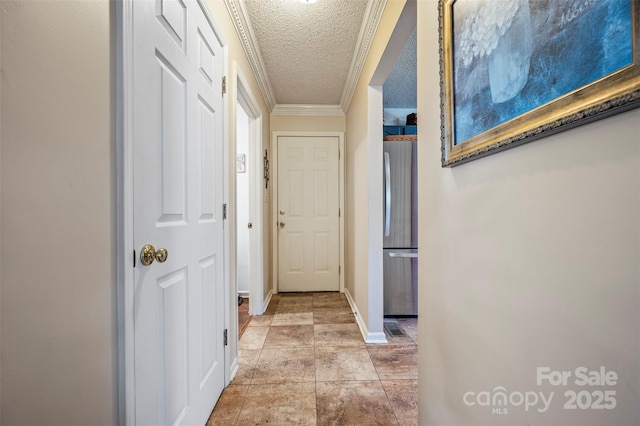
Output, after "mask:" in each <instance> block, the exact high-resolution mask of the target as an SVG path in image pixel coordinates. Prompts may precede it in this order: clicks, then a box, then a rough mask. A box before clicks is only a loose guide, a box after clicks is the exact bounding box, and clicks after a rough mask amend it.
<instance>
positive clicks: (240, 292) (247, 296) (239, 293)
mask: <svg viewBox="0 0 640 426" xmlns="http://www.w3.org/2000/svg"><path fill="white" fill-rule="evenodd" d="M238 296H240V297H242V298H244V299H248V298H249V290H247V291H244V290H243V291H238Z"/></svg>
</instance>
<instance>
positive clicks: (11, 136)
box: [0, 1, 117, 425]
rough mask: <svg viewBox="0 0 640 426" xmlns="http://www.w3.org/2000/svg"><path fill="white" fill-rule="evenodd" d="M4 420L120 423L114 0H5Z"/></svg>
mask: <svg viewBox="0 0 640 426" xmlns="http://www.w3.org/2000/svg"><path fill="white" fill-rule="evenodd" d="M1 19H2V134H1V141H2V163H1V165H0V169H1V181H2V190H1V197H2V201H1V203H2V204H1V207H2V222H1V224H0V226H1V231H2V238H1V240H2V243H1V244H2V265H3V268H2V276H1V280H2V318H1V323H2V340H1V342H2V366H1V370H2V404H1V410H2V418H1V422H2V423H3V424H6V425H9V424H11V425H16V424H30V425H36V424H66V425H74V424H75V425H87V424H94V425H99V424H102V425H113V424H116V422H117V410H116V386H117V382H116V356H117V354H116V345H115V341H116V304H115V301H116V295H115V292H116V283H115V249H116V246H115V184H114V182H115V162H114V158H115V154H114V152H115V150H114V148H115V141H114V127H113V126H114V121H113V113H114V111H113V108H112V106H113V98H112V90H113V88H114V87H113V85H112V79H111V78H112V74H111V71H112V68H111V62H110V61H111V56H110V55H111V53H112V52H111V37H112V36H113V34H112V25H111V22H110V20H109V2H108V1H92V2H77V1H56V2H24V1H21V2H9V1H3V2H2V18H1Z"/></svg>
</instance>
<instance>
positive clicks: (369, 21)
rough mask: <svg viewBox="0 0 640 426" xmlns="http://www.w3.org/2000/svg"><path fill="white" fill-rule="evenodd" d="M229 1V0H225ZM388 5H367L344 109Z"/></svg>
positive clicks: (376, 0) (378, 0)
mask: <svg viewBox="0 0 640 426" xmlns="http://www.w3.org/2000/svg"><path fill="white" fill-rule="evenodd" d="M225 1H227V0H225ZM386 5H387V0H373V1H371V2H370V3H369V4H368V5H367V10H366V12H365V17H364V20H363V22H362V27H361V28H360V34H359V36H358V41H357V44H356V49H355V51H354V52H353V58H352V59H351V67H350V68H349V75H348V76H347V82H346V84H345V87H344V91H343V92H342V99H341V100H340V106H341V107H342V110H343V111H344V112H346V111H347V110H348V109H349V104H350V103H351V98H352V97H353V92H355V90H356V85H357V84H358V79H359V78H360V73H361V72H362V67H363V65H364V61H365V60H366V59H367V55H368V54H369V49H370V48H371V43H372V42H373V37H374V36H375V34H376V30H377V29H378V25H379V24H380V20H381V19H382V13H383V12H384V8H385V6H386Z"/></svg>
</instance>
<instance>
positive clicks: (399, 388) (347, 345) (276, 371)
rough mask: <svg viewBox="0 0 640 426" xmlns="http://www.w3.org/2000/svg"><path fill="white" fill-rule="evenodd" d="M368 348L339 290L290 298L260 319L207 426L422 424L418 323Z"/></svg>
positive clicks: (280, 298) (406, 322)
mask: <svg viewBox="0 0 640 426" xmlns="http://www.w3.org/2000/svg"><path fill="white" fill-rule="evenodd" d="M397 321H398V324H399V325H400V326H401V328H402V329H404V331H405V333H406V336H387V339H388V340H389V343H388V344H385V345H366V344H365V343H364V341H363V339H362V335H361V334H360V330H359V329H358V326H357V325H356V323H355V319H354V316H353V314H352V312H351V310H350V308H349V303H348V302H347V299H346V298H345V296H344V295H343V294H339V293H284V294H280V295H276V296H274V297H273V298H272V300H271V303H270V304H269V308H268V309H267V312H265V314H264V315H261V316H254V317H252V319H251V322H250V323H249V326H248V327H247V329H246V331H245V332H244V334H243V336H242V338H241V339H240V342H239V357H240V366H239V369H238V372H237V374H236V376H235V378H234V379H233V381H232V382H231V384H230V385H229V386H228V387H227V388H226V389H225V391H224V392H223V393H222V396H221V397H220V400H219V401H218V403H217V405H216V407H215V409H214V410H213V413H212V414H211V417H210V418H209V421H208V422H207V426H209V425H242V426H245V425H263V424H270V425H336V426H337V425H417V424H418V408H417V398H418V381H417V379H418V367H417V358H418V346H417V334H418V330H417V321H416V320H415V319H398V320H397Z"/></svg>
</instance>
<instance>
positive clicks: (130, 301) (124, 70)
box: [115, 0, 230, 425]
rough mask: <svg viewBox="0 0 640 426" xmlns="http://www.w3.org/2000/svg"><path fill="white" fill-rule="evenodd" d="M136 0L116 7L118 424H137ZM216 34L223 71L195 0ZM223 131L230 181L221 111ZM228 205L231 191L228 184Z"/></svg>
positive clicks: (226, 314)
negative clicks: (134, 153)
mask: <svg viewBox="0 0 640 426" xmlns="http://www.w3.org/2000/svg"><path fill="white" fill-rule="evenodd" d="M133 1H135V0H121V1H116V2H115V27H116V37H115V38H116V52H115V53H116V54H115V61H116V112H115V127H116V251H117V253H116V279H117V286H116V292H117V294H116V304H117V308H118V317H117V318H118V322H117V341H118V361H117V366H118V398H117V400H118V424H122V425H134V424H135V380H134V379H135V374H134V368H135V351H134V349H135V348H134V342H135V341H134V288H135V286H134V283H135V280H134V270H133V261H134V246H133V213H134V210H133V143H134V140H133V123H132V121H133ZM197 2H198V4H199V5H200V7H201V9H202V11H203V12H204V15H205V16H206V18H207V20H208V21H209V24H210V25H211V28H212V29H213V33H214V34H215V36H216V37H217V38H218V40H219V42H220V44H221V45H222V46H223V52H224V54H223V56H224V58H223V61H224V62H223V63H224V65H223V68H224V69H225V70H226V69H227V67H226V64H227V62H228V45H227V42H226V41H225V39H224V37H223V35H222V31H220V29H219V28H218V26H217V25H216V23H215V21H214V20H213V15H212V14H211V12H210V11H209V9H208V7H207V5H206V2H205V0H197ZM222 116H223V122H224V128H223V134H224V150H225V161H224V167H225V172H224V173H225V176H228V162H227V161H226V158H228V156H226V153H228V150H229V148H228V145H229V141H228V133H229V132H228V120H227V114H226V108H223V111H222ZM224 191H225V193H224V200H225V203H228V200H229V188H228V182H225V190H224ZM228 232H229V230H228V226H225V227H224V233H225V242H224V251H225V254H227V253H229V235H228ZM225 257H226V258H227V261H226V264H225V271H224V277H225V282H226V283H229V264H228V262H229V260H228V259H229V256H228V255H227V256H225ZM229 298H230V289H229V285H226V286H225V303H224V305H225V312H224V317H225V328H228V327H229V309H228V307H229V303H228V301H229ZM229 361H230V358H229V346H227V347H225V366H224V370H225V386H226V385H227V384H228V383H229V381H230V371H229Z"/></svg>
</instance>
